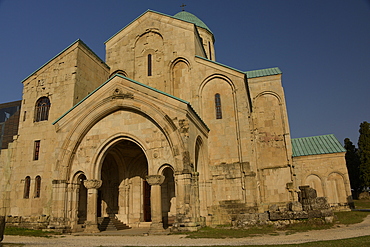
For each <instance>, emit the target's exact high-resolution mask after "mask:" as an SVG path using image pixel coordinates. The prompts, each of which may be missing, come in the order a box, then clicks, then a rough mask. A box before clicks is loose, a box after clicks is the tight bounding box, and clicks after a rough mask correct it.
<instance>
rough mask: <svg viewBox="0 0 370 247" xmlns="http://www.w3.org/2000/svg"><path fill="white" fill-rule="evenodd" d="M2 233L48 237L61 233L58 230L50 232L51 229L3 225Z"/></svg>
mask: <svg viewBox="0 0 370 247" xmlns="http://www.w3.org/2000/svg"><path fill="white" fill-rule="evenodd" d="M4 235H17V236H29V237H46V238H50V237H52V236H53V235H61V234H60V233H59V232H52V231H42V230H33V229H27V228H18V227H5V231H4Z"/></svg>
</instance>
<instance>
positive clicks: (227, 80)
mask: <svg viewBox="0 0 370 247" xmlns="http://www.w3.org/2000/svg"><path fill="white" fill-rule="evenodd" d="M215 79H220V80H221V81H224V82H225V83H227V84H228V85H229V86H230V89H231V93H232V102H233V105H234V111H235V110H236V95H235V88H236V87H235V85H234V83H233V82H232V80H231V79H230V78H229V77H227V76H225V75H222V74H213V75H210V76H208V77H207V78H205V79H204V80H203V81H202V82H201V84H200V85H199V89H198V95H199V96H200V101H201V102H202V103H201V107H200V113H201V114H202V116H203V114H204V112H205V111H207V110H210V109H203V108H204V100H205V99H204V89H205V87H206V85H207V84H208V83H210V82H211V81H213V80H215ZM215 93H221V92H219V91H217V90H216V91H215ZM221 97H222V95H221Z"/></svg>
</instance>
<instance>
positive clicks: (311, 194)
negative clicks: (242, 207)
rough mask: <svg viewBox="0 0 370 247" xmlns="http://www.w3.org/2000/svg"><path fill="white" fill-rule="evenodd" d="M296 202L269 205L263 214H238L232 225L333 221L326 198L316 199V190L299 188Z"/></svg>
mask: <svg viewBox="0 0 370 247" xmlns="http://www.w3.org/2000/svg"><path fill="white" fill-rule="evenodd" d="M299 189H300V191H299V192H298V201H294V202H289V203H288V204H287V205H286V206H284V207H281V206H278V205H275V204H274V205H271V206H270V207H269V210H268V211H266V212H264V213H254V214H243V213H240V214H239V215H238V216H237V217H236V219H235V221H233V222H232V225H233V226H235V227H239V228H246V227H250V226H256V225H277V226H278V225H281V224H285V225H286V224H290V223H293V222H295V221H296V220H302V219H312V218H322V219H324V220H325V222H328V223H331V222H333V219H334V214H333V211H332V210H331V209H330V205H329V203H328V202H327V199H326V197H317V193H316V190H315V189H313V188H310V186H299Z"/></svg>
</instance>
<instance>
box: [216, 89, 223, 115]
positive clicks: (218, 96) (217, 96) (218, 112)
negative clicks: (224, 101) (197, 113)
mask: <svg viewBox="0 0 370 247" xmlns="http://www.w3.org/2000/svg"><path fill="white" fill-rule="evenodd" d="M215 106H216V119H222V111H221V96H220V94H218V93H216V94H215Z"/></svg>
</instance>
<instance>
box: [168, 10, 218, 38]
mask: <svg viewBox="0 0 370 247" xmlns="http://www.w3.org/2000/svg"><path fill="white" fill-rule="evenodd" d="M173 17H175V18H178V19H180V20H183V21H187V22H191V23H194V24H195V25H196V26H198V27H202V28H204V29H207V30H208V31H210V32H211V33H212V31H211V29H209V28H208V27H207V25H206V24H205V23H204V22H203V21H202V20H201V19H199V18H198V17H196V16H195V15H193V14H192V13H189V12H186V11H180V12H179V13H177V14H176V15H174V16H173ZM212 34H213V33H212Z"/></svg>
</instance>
